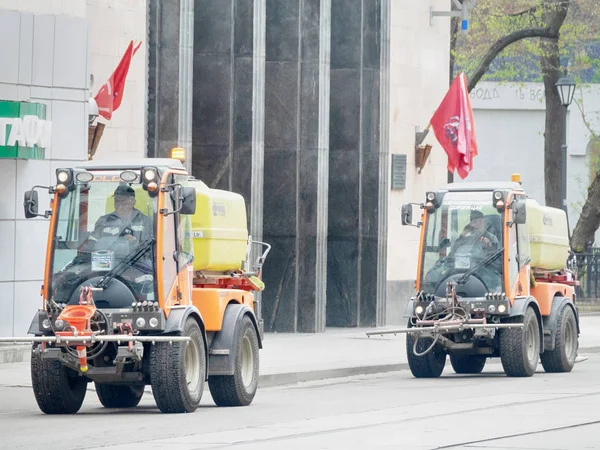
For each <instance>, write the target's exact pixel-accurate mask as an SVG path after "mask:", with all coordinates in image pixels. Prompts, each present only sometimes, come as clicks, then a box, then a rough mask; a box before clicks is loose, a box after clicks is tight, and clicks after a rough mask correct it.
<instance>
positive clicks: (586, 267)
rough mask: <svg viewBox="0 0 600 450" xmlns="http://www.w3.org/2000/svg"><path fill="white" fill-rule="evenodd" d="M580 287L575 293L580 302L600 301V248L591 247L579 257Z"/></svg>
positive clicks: (578, 276) (576, 264) (578, 273)
mask: <svg viewBox="0 0 600 450" xmlns="http://www.w3.org/2000/svg"><path fill="white" fill-rule="evenodd" d="M575 266H576V267H577V278H578V279H579V282H580V285H579V286H577V288H576V291H575V293H576V294H577V297H578V299H579V300H587V301H592V300H600V247H590V248H588V250H587V251H586V252H585V253H580V254H578V255H577V260H576V263H575Z"/></svg>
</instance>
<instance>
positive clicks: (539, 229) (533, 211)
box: [526, 199, 569, 271]
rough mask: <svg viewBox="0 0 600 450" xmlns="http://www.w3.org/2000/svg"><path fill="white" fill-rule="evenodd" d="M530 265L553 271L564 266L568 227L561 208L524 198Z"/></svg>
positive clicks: (567, 249)
mask: <svg viewBox="0 0 600 450" xmlns="http://www.w3.org/2000/svg"><path fill="white" fill-rule="evenodd" d="M526 209H527V230H528V233H529V243H530V247H531V267H532V268H534V269H540V270H548V271H555V270H560V269H562V268H564V267H565V265H566V263H567V258H568V256H569V228H568V224H567V216H566V214H565V212H564V211H563V210H562V209H557V208H550V207H547V206H542V205H540V204H539V203H538V202H536V201H535V200H533V199H527V200H526Z"/></svg>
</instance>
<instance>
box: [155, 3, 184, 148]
mask: <svg viewBox="0 0 600 450" xmlns="http://www.w3.org/2000/svg"><path fill="white" fill-rule="evenodd" d="M183 1H186V0H183ZM180 18H181V15H180V2H179V1H169V2H164V1H160V0H149V1H148V122H147V142H148V149H147V150H148V156H149V157H151V158H160V157H165V156H168V155H169V152H170V150H171V149H172V148H173V147H176V146H177V145H178V143H179V114H180V105H179V98H180V84H179V76H180V71H179V70H180V67H179V66H180V40H179V35H180V29H181V27H180ZM188 94H189V93H188Z"/></svg>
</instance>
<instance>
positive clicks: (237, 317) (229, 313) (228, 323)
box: [208, 303, 263, 376]
mask: <svg viewBox="0 0 600 450" xmlns="http://www.w3.org/2000/svg"><path fill="white" fill-rule="evenodd" d="M245 315H249V316H250V319H251V320H252V324H253V325H254V328H255V330H256V335H257V337H258V348H263V346H262V335H261V333H260V328H259V326H258V321H257V320H256V316H255V315H254V312H253V311H252V309H250V308H249V307H248V306H246V305H240V304H238V303H231V304H229V305H228V306H227V308H226V309H225V314H224V316H223V325H222V327H221V331H219V332H218V333H216V334H215V338H214V339H213V341H212V345H211V347H210V351H209V364H208V375H209V376H212V375H233V374H234V372H235V354H236V351H237V348H234V345H235V344H234V343H235V342H237V339H236V338H237V333H238V332H239V329H240V327H239V323H240V322H241V321H242V318H243V317H244V316H245Z"/></svg>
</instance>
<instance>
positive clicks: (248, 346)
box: [242, 336, 254, 387]
mask: <svg viewBox="0 0 600 450" xmlns="http://www.w3.org/2000/svg"><path fill="white" fill-rule="evenodd" d="M253 379H254V352H253V351H252V343H251V342H250V338H248V336H244V338H243V339H242V382H243V383H244V386H245V387H249V386H250V385H251V384H252V381H253Z"/></svg>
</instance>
